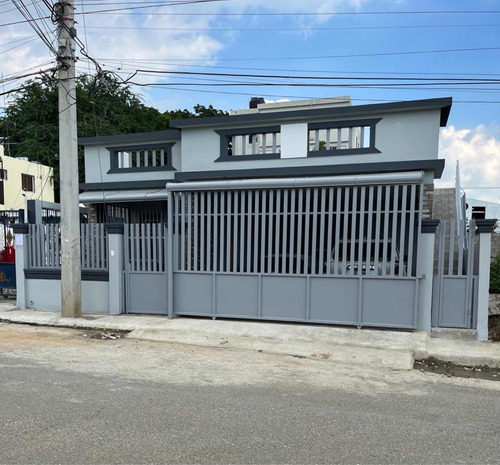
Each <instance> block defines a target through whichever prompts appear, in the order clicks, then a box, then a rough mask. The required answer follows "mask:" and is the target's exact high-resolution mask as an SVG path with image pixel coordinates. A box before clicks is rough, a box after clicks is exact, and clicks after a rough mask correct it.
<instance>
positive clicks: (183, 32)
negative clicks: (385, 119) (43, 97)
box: [0, 0, 500, 203]
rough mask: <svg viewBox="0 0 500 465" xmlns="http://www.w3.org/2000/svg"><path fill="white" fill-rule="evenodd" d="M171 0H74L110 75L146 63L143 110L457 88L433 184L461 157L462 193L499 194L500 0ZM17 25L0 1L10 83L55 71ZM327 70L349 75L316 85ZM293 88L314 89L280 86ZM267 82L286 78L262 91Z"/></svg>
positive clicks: (3, 65)
mask: <svg viewBox="0 0 500 465" xmlns="http://www.w3.org/2000/svg"><path fill="white" fill-rule="evenodd" d="M174 1H175V3H183V2H179V1H178V0H164V1H161V0H152V1H151V2H146V1H145V0H130V1H122V2H118V1H117V0H109V1H107V0H75V6H76V13H77V19H78V24H77V30H78V37H79V38H80V40H81V41H82V42H83V43H84V44H85V48H86V51H87V53H88V54H89V55H90V56H91V57H92V58H94V59H96V60H97V61H98V63H99V64H100V65H101V66H102V68H103V69H107V70H110V71H114V72H115V73H117V74H118V75H119V76H121V77H122V78H123V79H126V78H128V77H130V76H131V74H132V73H133V72H134V71H136V70H138V69H144V70H146V71H145V72H141V73H139V74H138V75H136V76H134V78H133V79H132V81H133V82H134V83H137V84H147V85H148V86H136V87H134V90H135V91H137V92H139V93H141V95H142V96H143V98H144V103H145V104H147V105H151V106H154V107H156V108H158V109H159V110H160V111H166V110H172V109H177V108H187V109H192V107H193V106H194V105H196V104H198V103H200V104H203V105H213V106H214V107H216V108H220V109H224V110H230V109H238V108H246V107H247V106H248V101H249V99H250V97H251V96H262V97H265V98H266V100H273V101H275V100H283V99H287V100H296V99H303V98H311V97H318V98H320V97H332V96H339V95H349V96H351V98H352V100H353V105H359V104H367V103H376V102H384V101H396V100H413V99H421V98H435V97H448V96H451V97H452V98H453V102H454V103H453V108H452V111H451V114H450V118H449V121H448V126H447V127H446V128H442V129H441V137H440V148H439V152H440V157H442V158H445V159H446V169H445V172H444V174H443V177H442V179H441V180H440V181H437V182H436V187H449V186H452V185H454V175H455V165H456V162H457V160H458V161H459V163H460V172H461V182H462V186H463V187H464V189H465V191H466V193H467V196H468V197H469V198H477V199H484V200H488V201H491V202H495V203H498V202H500V112H499V110H500V87H499V84H500V81H498V80H499V79H500V0H475V1H474V0H418V1H417V0H309V1H308V2H304V1H303V0H208V1H207V0H204V1H203V0H202V1H201V2H198V3H193V4H190V5H180V4H176V5H173V4H167V3H172V2H174ZM186 1H187V2H192V1H193V0H184V3H185V2H186ZM18 2H19V0H16V3H18ZM49 3H50V2H49ZM24 4H25V5H26V6H27V7H28V9H29V10H30V12H31V14H32V15H33V16H34V17H37V18H38V17H40V16H42V17H43V16H45V15H46V14H47V13H48V11H49V10H48V7H47V6H46V5H45V4H44V3H43V2H42V1H41V0H31V1H25V2H24ZM151 5H154V6H155V7H154V8H151ZM145 7H148V8H145ZM123 8H134V9H129V10H123ZM114 10H116V11H114ZM82 13H84V14H82ZM23 19H24V18H23V16H22V15H21V13H20V12H19V11H18V10H17V9H16V8H15V6H14V4H13V2H11V1H9V0H0V74H1V75H2V76H4V77H5V76H9V75H12V73H17V74H15V76H17V75H20V74H24V72H30V71H36V70H37V69H39V68H40V65H43V66H42V67H49V66H51V65H49V62H50V61H52V60H53V58H52V55H51V52H50V51H49V49H48V47H47V46H46V45H45V44H44V43H43V42H42V40H41V39H40V38H39V37H38V36H36V35H34V31H33V29H32V28H31V27H30V26H29V25H28V24H26V23H25V24H14V25H11V26H5V25H4V24H6V23H9V22H17V21H22V20H23ZM38 23H42V22H41V21H39V22H38ZM41 28H42V30H43V31H44V34H46V36H48V37H49V38H51V40H52V41H54V35H53V34H52V31H51V29H52V24H51V23H50V21H49V20H45V21H44V22H43V24H41ZM471 49H472V50H471ZM78 56H79V57H80V58H81V59H80V61H79V62H78V63H77V70H78V71H79V72H89V70H90V71H91V72H93V71H94V70H95V68H94V67H93V65H92V64H89V63H88V61H86V60H85V59H84V57H83V55H82V54H81V52H78ZM153 71H169V72H186V71H189V72H194V73H207V72H208V73H226V74H228V73H230V74H237V76H217V75H211V76H206V75H193V74H191V75H186V74H171V75H167V74H163V73H162V74H158V73H153ZM242 74H244V75H248V74H259V75H264V76H263V77H248V76H241V75H242ZM269 75H280V76H283V77H284V79H281V80H278V79H274V78H270V77H269ZM297 76H312V77H314V79H311V80H299V79H297ZM325 76H328V77H337V78H341V79H337V80H324V79H323V80H320V79H319V78H320V77H325ZM0 78H1V76H0ZM347 78H351V79H347ZM352 78H357V79H352ZM360 78H363V79H360ZM380 78H399V79H400V78H410V79H412V80H411V81H402V80H398V81H394V80H393V81H389V82H388V81H387V80H385V81H384V80H381V79H380ZM415 78H418V79H422V78H423V79H430V78H432V79H440V80H441V81H440V83H439V84H438V83H436V82H435V81H430V82H429V81H425V80H422V81H416V80H415ZM454 79H455V80H456V79H461V81H460V82H459V83H457V82H456V81H455V82H454V81H453V80H454ZM463 79H470V80H471V81H463ZM488 79H491V80H492V81H487V80H488ZM477 81H480V83H478V82H477ZM298 82H300V83H305V82H308V83H309V84H313V85H312V86H308V87H297V86H291V85H288V86H284V85H282V84H283V83H287V84H293V83H298ZM271 83H275V84H281V85H265V86H264V85H258V84H271ZM318 83H320V84H323V86H317V85H315V84H318ZM381 83H385V86H383V87H381V86H380V84H381ZM151 84H153V85H154V86H156V87H152V86H150V85H151ZM234 84H238V85H234ZM242 84H250V85H242ZM324 84H335V85H337V87H328V86H324ZM339 84H343V85H344V86H342V87H339V86H338V85H339ZM391 84H392V85H391ZM412 84H413V85H412ZM18 85H19V81H18V80H16V81H10V82H7V83H5V84H3V88H2V87H1V86H0V91H2V90H3V91H8V90H10V89H12V88H15V87H17V86H18ZM2 98H3V97H2ZM7 103H8V97H5V100H4V101H3V102H2V101H1V100H0V106H5V104H7ZM478 187H480V188H481V189H477V188H478Z"/></svg>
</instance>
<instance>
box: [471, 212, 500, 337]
mask: <svg viewBox="0 0 500 465" xmlns="http://www.w3.org/2000/svg"><path fill="white" fill-rule="evenodd" d="M475 221H476V226H477V232H478V233H479V254H478V255H479V257H478V258H479V276H478V285H477V294H478V295H477V310H476V311H477V325H476V330H477V340H478V341H487V340H488V299H489V291H490V263H491V257H490V253H491V233H492V232H493V229H494V228H495V224H496V220H475Z"/></svg>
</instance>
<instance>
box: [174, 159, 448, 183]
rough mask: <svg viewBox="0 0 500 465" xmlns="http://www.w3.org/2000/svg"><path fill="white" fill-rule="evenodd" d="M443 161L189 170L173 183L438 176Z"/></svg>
mask: <svg viewBox="0 0 500 465" xmlns="http://www.w3.org/2000/svg"><path fill="white" fill-rule="evenodd" d="M443 169H444V160H443V159H437V160H417V161H399V162H382V163H377V162H374V163H351V164H337V165H318V166H289V167H284V168H254V169H240V170H217V171H215V170H214V171H188V172H177V173H175V179H176V181H202V180H220V179H252V178H270V177H290V176H327V175H334V176H335V175H343V174H368V173H390V172H396V171H417V170H424V171H425V170H432V171H434V176H435V177H436V178H439V177H441V174H442V173H443Z"/></svg>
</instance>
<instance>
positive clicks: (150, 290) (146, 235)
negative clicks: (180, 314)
mask: <svg viewBox="0 0 500 465" xmlns="http://www.w3.org/2000/svg"><path fill="white" fill-rule="evenodd" d="M165 232H166V226H165V224H163V223H143V224H125V225H124V238H123V239H124V240H123V244H124V249H125V254H124V257H125V310H126V312H127V313H153V314H154V313H156V314H166V313H167V280H166V265H165V264H166V246H165V238H166V233H165Z"/></svg>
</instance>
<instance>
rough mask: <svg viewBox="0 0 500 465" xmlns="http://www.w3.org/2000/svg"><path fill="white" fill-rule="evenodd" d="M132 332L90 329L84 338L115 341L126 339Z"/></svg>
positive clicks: (83, 334)
mask: <svg viewBox="0 0 500 465" xmlns="http://www.w3.org/2000/svg"><path fill="white" fill-rule="evenodd" d="M128 333H130V331H108V330H107V329H102V330H100V329H89V330H87V331H83V333H82V336H83V337H88V338H89V339H102V340H104V341H114V340H116V339H121V338H123V337H125V336H126V335H127V334H128Z"/></svg>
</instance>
